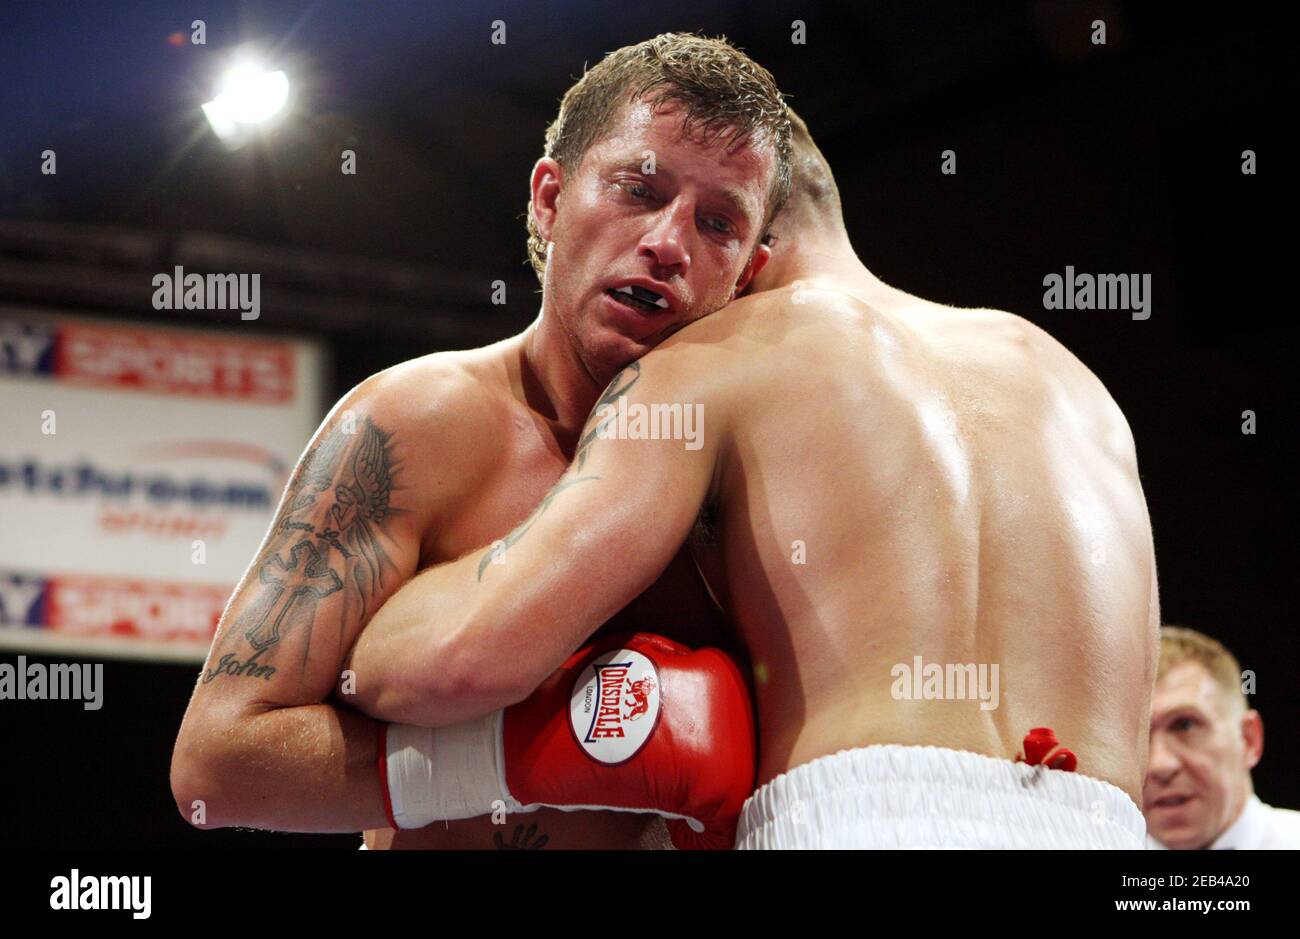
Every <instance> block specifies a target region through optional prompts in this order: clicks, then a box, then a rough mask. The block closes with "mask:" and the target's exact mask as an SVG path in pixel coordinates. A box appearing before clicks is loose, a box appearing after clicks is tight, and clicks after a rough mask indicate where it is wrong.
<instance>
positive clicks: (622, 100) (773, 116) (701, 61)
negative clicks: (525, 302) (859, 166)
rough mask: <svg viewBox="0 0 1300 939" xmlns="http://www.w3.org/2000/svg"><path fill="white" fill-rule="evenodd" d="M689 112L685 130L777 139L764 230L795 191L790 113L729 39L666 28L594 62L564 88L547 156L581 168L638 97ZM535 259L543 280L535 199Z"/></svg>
mask: <svg viewBox="0 0 1300 939" xmlns="http://www.w3.org/2000/svg"><path fill="white" fill-rule="evenodd" d="M637 100H640V101H645V102H647V103H648V104H650V105H652V106H654V107H660V106H664V105H668V104H676V105H680V106H682V107H683V108H684V109H685V120H684V125H683V130H684V131H686V132H690V131H692V130H697V131H699V132H700V133H701V134H702V135H703V136H705V137H713V138H714V139H717V138H722V139H725V140H726V141H728V142H734V141H739V140H741V139H742V138H746V137H751V136H752V138H753V139H754V140H755V141H756V142H757V141H760V140H761V141H763V142H766V143H770V144H771V145H772V147H773V149H774V150H775V153H776V174H775V176H774V178H773V180H772V185H771V187H770V188H769V190H768V194H767V206H766V213H765V215H764V218H763V222H762V228H761V230H762V231H765V230H766V229H767V226H768V225H769V224H770V223H771V221H772V219H773V217H775V215H776V213H777V212H778V211H780V209H781V206H782V205H784V204H785V200H786V197H787V196H789V194H790V117H789V114H788V112H787V110H786V105H785V99H784V98H783V97H782V96H781V92H780V91H779V90H778V89H777V87H776V81H775V80H774V79H773V78H772V74H771V73H770V72H768V70H767V69H765V68H763V67H762V66H761V65H759V64H758V63H757V62H755V61H754V60H753V59H751V58H750V57H749V56H747V55H745V54H744V53H743V52H741V51H740V50H739V49H737V48H736V47H735V46H733V45H731V43H729V42H727V40H726V39H725V38H718V39H709V38H707V37H705V36H696V35H690V34H686V33H663V34H662V35H659V36H655V37H654V38H653V39H647V40H646V41H645V42H641V43H637V44H636V45H634V46H624V47H623V48H622V49H618V50H616V51H614V52H611V53H610V54H609V55H607V56H605V58H604V59H602V60H601V61H600V62H598V63H597V64H596V65H594V66H592V67H591V68H590V69H588V70H587V72H586V73H585V74H584V75H583V76H582V78H580V79H579V80H578V81H577V83H576V84H574V85H573V87H572V88H570V89H569V90H568V91H567V92H565V95H564V99H563V101H561V102H560V113H559V114H558V115H557V116H556V118H555V120H554V121H552V122H551V125H550V126H549V127H547V128H546V151H545V155H546V156H548V157H552V158H553V159H554V160H555V161H556V162H557V163H559V164H560V165H561V166H562V167H564V169H565V171H566V172H574V171H576V169H577V168H578V166H579V165H580V164H581V163H582V158H583V157H584V156H585V155H586V153H587V151H588V150H590V149H591V146H592V144H594V143H596V141H598V140H600V139H601V138H602V137H603V136H604V135H605V134H606V133H607V132H609V130H610V128H611V127H612V126H613V124H614V122H615V121H616V120H617V119H618V118H619V116H620V115H621V114H622V111H623V108H624V106H625V105H627V104H629V103H630V102H632V101H637ZM528 210H529V211H528V214H527V216H526V221H527V225H528V260H529V262H530V263H531V264H532V266H533V270H534V271H535V272H536V273H537V279H538V280H542V281H544V279H545V272H546V239H544V238H543V237H542V234H541V231H540V230H539V229H538V227H537V222H536V221H535V220H534V219H533V212H532V203H531V202H530V203H529V206H528Z"/></svg>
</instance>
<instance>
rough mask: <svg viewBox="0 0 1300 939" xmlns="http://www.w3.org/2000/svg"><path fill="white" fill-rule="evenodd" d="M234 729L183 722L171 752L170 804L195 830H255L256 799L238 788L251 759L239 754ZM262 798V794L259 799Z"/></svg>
mask: <svg viewBox="0 0 1300 939" xmlns="http://www.w3.org/2000/svg"><path fill="white" fill-rule="evenodd" d="M239 740H240V735H239V733H238V725H237V723H233V722H232V723H227V722H226V721H225V720H223V719H216V720H211V721H196V722H191V721H186V726H185V727H184V728H182V731H181V735H180V736H179V737H178V738H177V741H176V747H175V749H174V750H173V751H172V762H171V776H170V782H171V790H172V799H173V800H174V801H175V803H176V810H177V811H178V812H180V815H181V818H183V819H185V821H186V822H188V823H189V824H190V825H192V826H193V827H195V828H199V829H203V830H207V829H211V828H229V827H232V826H247V827H255V826H254V824H253V812H254V809H255V806H256V805H257V802H258V793H256V792H253V791H250V788H249V787H247V786H244V785H241V780H244V779H247V778H248V773H247V770H248V765H249V763H248V759H249V756H250V755H249V754H247V753H243V752H241V749H240V746H239ZM262 795H263V796H264V793H263V794H262Z"/></svg>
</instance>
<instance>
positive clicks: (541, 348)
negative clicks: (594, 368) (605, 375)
mask: <svg viewBox="0 0 1300 939" xmlns="http://www.w3.org/2000/svg"><path fill="white" fill-rule="evenodd" d="M522 337H523V343H522V345H521V349H520V356H519V366H520V380H521V383H522V385H523V391H524V399H525V401H526V402H527V403H528V406H529V407H531V408H532V409H533V410H534V411H536V412H537V413H538V414H540V415H541V416H542V417H544V418H546V420H547V421H549V422H550V423H551V424H552V425H553V427H554V430H555V436H556V439H557V440H558V441H559V442H560V444H561V446H564V447H565V448H566V449H568V448H569V447H570V445H571V443H572V442H573V441H576V440H577V437H578V434H579V432H580V431H581V430H582V428H583V425H584V424H586V422H587V417H588V416H589V415H590V414H591V409H592V408H593V407H595V405H596V399H597V398H599V397H600V392H601V390H602V389H603V387H604V386H603V385H601V384H599V383H598V382H597V380H596V379H595V378H593V377H592V375H591V374H590V372H588V371H587V367H586V365H585V364H584V363H583V361H582V359H581V357H580V356H579V355H578V353H577V351H576V350H575V349H574V348H573V343H572V342H571V341H570V339H569V337H568V336H567V335H565V333H564V330H563V329H562V328H561V327H560V325H559V319H558V318H557V317H554V316H544V315H543V316H539V317H538V318H537V319H536V320H534V321H533V322H532V324H531V325H529V327H528V328H527V329H525V330H524V332H523V333H522Z"/></svg>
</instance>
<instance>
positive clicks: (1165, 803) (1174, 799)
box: [1154, 796, 1192, 809]
mask: <svg viewBox="0 0 1300 939" xmlns="http://www.w3.org/2000/svg"><path fill="white" fill-rule="evenodd" d="M1191 801H1192V797H1191V796H1163V797H1162V798H1159V799H1156V801H1155V803H1154V804H1155V806H1156V808H1159V809H1176V808H1178V807H1179V806H1181V805H1186V804H1187V803H1188V802H1191Z"/></svg>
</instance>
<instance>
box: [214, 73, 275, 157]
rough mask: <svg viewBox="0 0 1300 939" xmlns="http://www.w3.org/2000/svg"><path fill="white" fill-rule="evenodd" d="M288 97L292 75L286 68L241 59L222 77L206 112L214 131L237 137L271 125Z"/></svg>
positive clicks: (221, 134)
mask: <svg viewBox="0 0 1300 939" xmlns="http://www.w3.org/2000/svg"><path fill="white" fill-rule="evenodd" d="M288 100H289V78H288V76H287V75H285V74H284V72H268V71H266V70H265V69H263V68H260V67H259V66H256V65H251V64H248V63H241V64H239V65H236V66H234V67H233V68H231V69H230V70H229V71H228V72H226V74H225V75H224V76H223V77H222V80H221V85H220V86H219V89H218V91H217V95H216V97H215V98H213V99H212V100H211V101H209V102H208V103H207V104H205V105H203V113H204V115H206V116H207V119H208V123H209V124H210V125H212V130H213V133H215V134H216V135H217V136H218V137H219V138H221V139H222V140H226V141H234V140H238V139H240V138H241V137H246V136H247V135H249V134H250V132H251V131H253V130H255V129H256V128H258V127H265V126H268V125H269V123H270V121H271V120H272V119H273V118H274V117H275V116H276V115H277V114H279V113H280V111H281V110H283V108H284V105H285V102H286V101H288Z"/></svg>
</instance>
